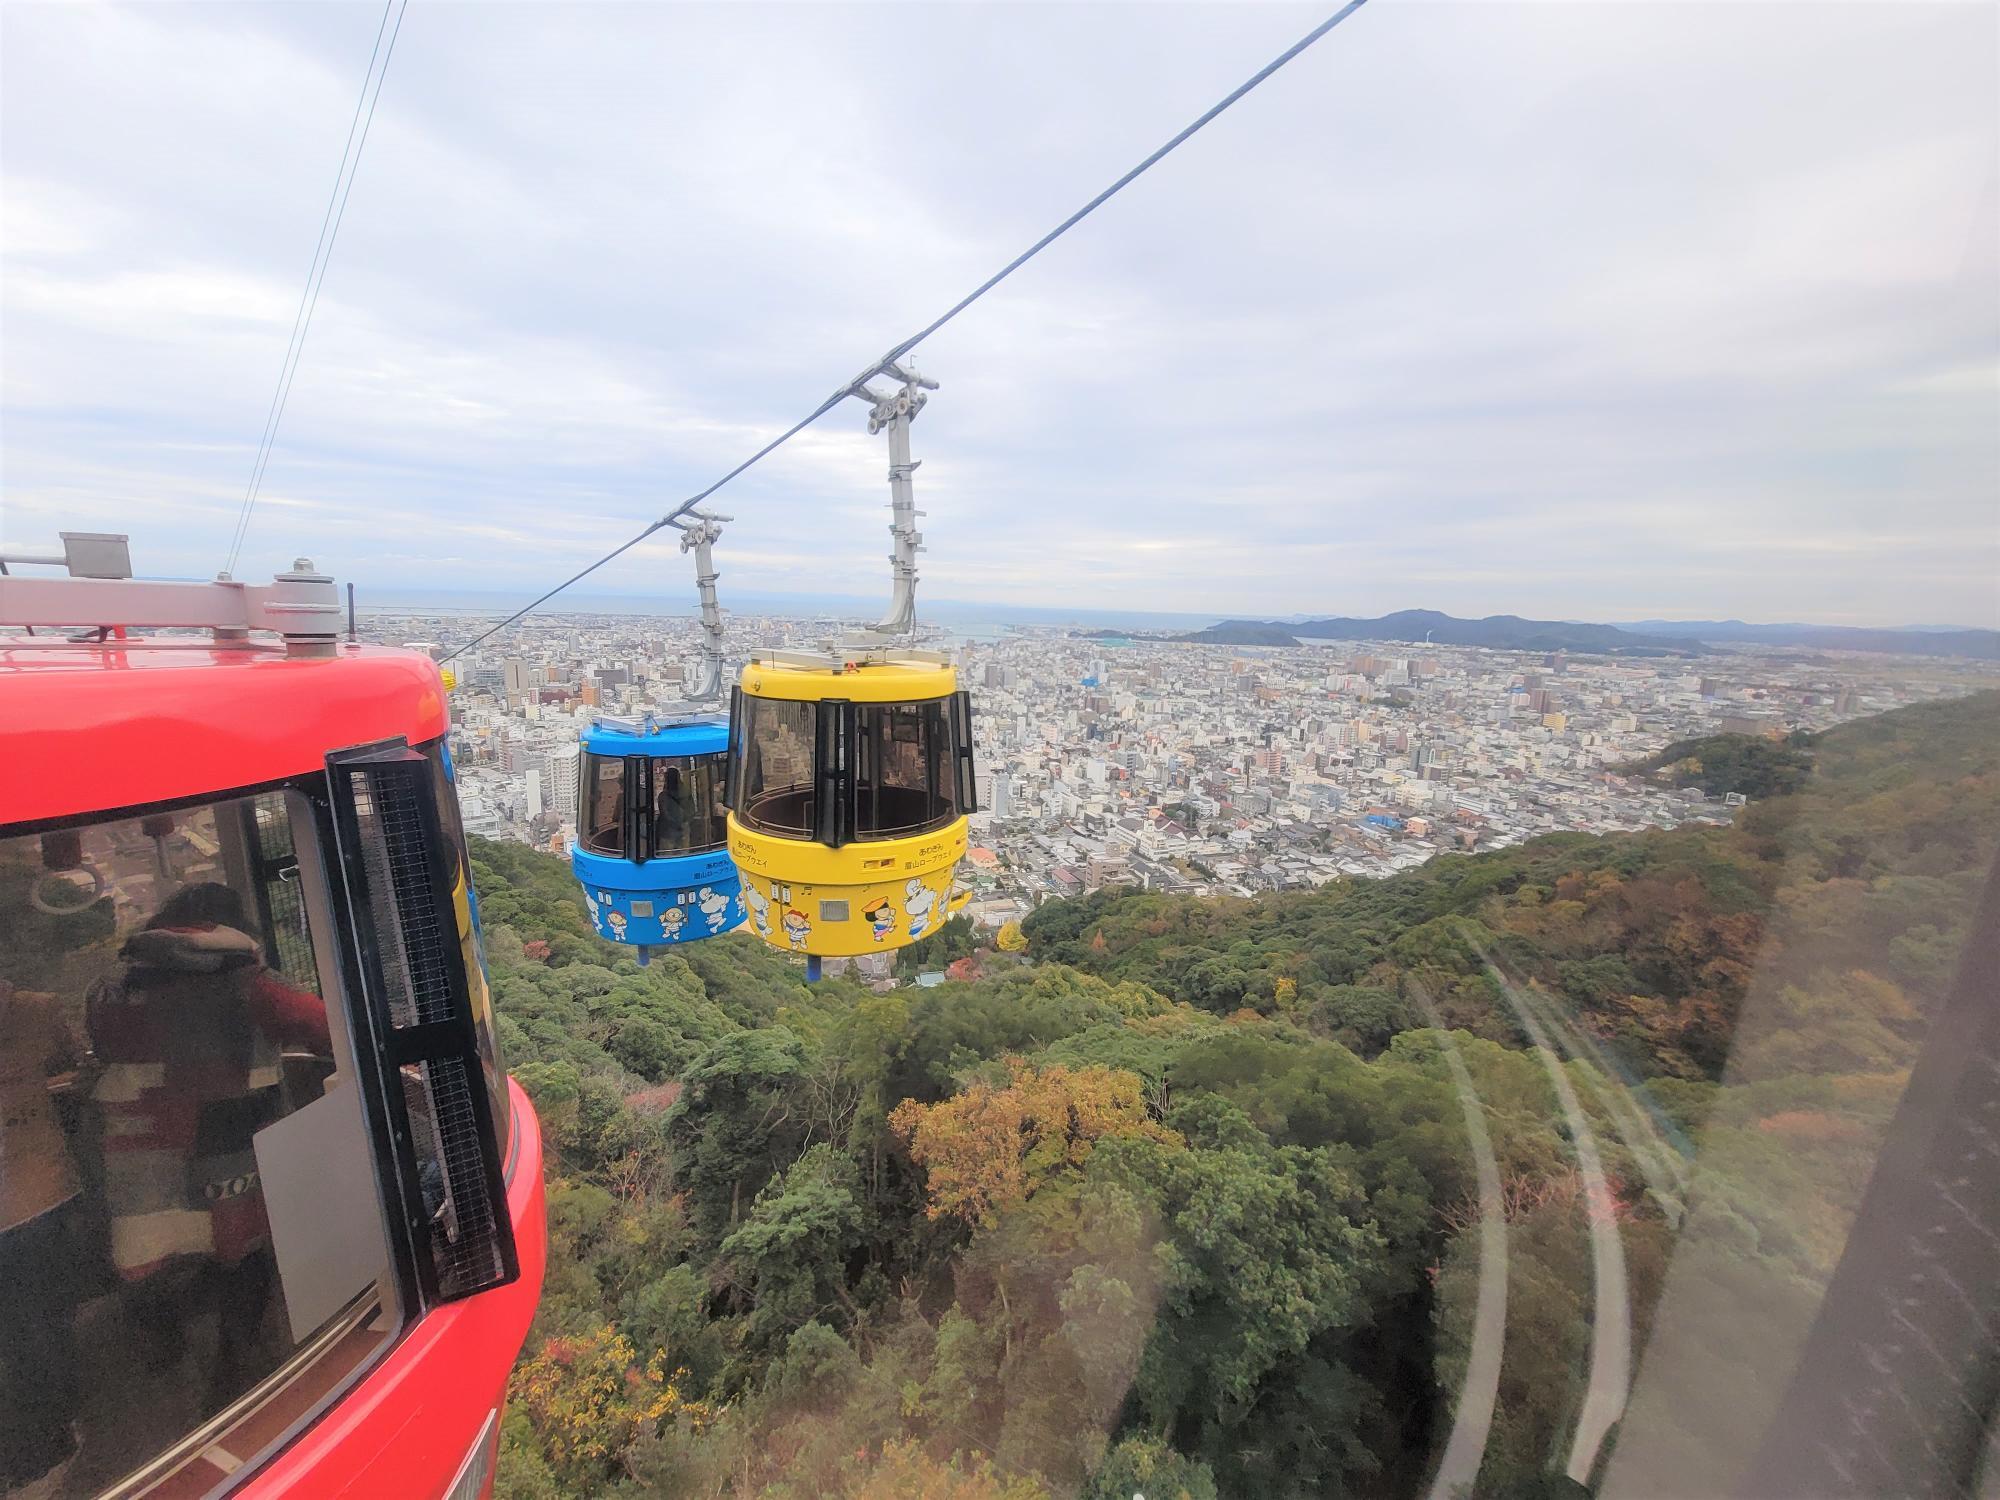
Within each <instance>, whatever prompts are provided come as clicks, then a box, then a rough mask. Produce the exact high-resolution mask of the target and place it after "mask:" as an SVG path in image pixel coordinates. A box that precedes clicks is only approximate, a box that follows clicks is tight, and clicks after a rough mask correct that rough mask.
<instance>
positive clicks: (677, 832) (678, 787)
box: [653, 766, 694, 854]
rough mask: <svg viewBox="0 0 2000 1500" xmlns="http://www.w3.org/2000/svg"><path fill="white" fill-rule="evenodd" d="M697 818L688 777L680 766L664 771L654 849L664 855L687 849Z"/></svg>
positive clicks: (656, 811) (657, 805)
mask: <svg viewBox="0 0 2000 1500" xmlns="http://www.w3.org/2000/svg"><path fill="white" fill-rule="evenodd" d="M693 816H694V807H693V800H692V798H691V797H690V796H689V788H688V777H687V774H686V773H685V772H684V771H682V770H681V768H680V767H679V766H663V767H661V769H660V792H659V796H658V798H657V799H656V807H655V812H654V819H653V847H654V848H655V849H656V850H658V851H660V852H661V853H663V854H670V853H672V852H674V851H675V850H678V849H685V848H686V847H687V845H688V830H689V823H690V820H691V819H692V818H693Z"/></svg>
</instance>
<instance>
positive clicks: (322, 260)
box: [223, 0, 410, 573]
mask: <svg viewBox="0 0 2000 1500" xmlns="http://www.w3.org/2000/svg"><path fill="white" fill-rule="evenodd" d="M409 7H410V0H401V3H400V5H399V4H398V0H384V4H383V6H382V19H381V21H380V22H379V23H377V25H376V27H375V46H374V49H373V50H372V51H370V52H369V54H368V71H367V72H365V73H364V74H362V76H361V94H360V96H359V97H358V98H357V99H355V101H354V117H353V119H351V120H350V121H348V125H347V142H346V144H345V145H343V146H342V147H341V148H340V166H339V168H338V169H336V170H335V172H334V174H333V191H332V192H330V193H328V194H327V198H326V212H325V214H323V215H322V216H321V218H320V221H319V241H318V243H316V244H315V245H314V246H313V258H312V264H311V265H310V266H309V267H308V268H307V269H306V285H305V290H304V291H303V292H301V293H300V294H299V310H298V312H297V313H295V314H293V316H292V333H291V337H290V338H289V339H287V340H286V342H285V358H284V360H283V362H282V363H281V364H280V365H279V366H278V382H277V384H276V385H275V386H274V387H273V388H272V390H271V406H270V409H269V410H268V411H267V412H265V414H264V434H263V436H262V437H261V438H260V439H259V440H258V443H257V456H256V458H255V459H253V460H252V461H251V465H250V483H249V485H248V486H247V487H246V488H245V489H244V491H243V504H242V505H241V507H239V508H238V510H237V513H236V529H235V530H234V531H233V532H232V533H231V534H230V538H229V556H228V559H227V560H226V561H225V562H224V564H223V571H224V572H228V573H233V572H235V571H236V559H237V556H238V555H239V554H240V553H241V552H242V550H243V542H244V539H245V538H246V537H247V536H248V535H249V534H250V516H251V513H252V512H253V511H255V510H256V508H257V496H258V494H259V493H260V492H261V491H262V489H263V487H264V471H265V470H266V469H267V468H269V467H270V463H271V450H272V448H273V446H274V445H275V444H276V443H277V440H278V424H279V423H280V422H282V421H284V419H285V405H286V403H287V402H289V401H290V400H291V395H292V380H293V377H295V376H296V375H297V374H298V372H299V358H300V356H301V355H303V354H304V353H305V348H306V334H307V332H308V331H309V330H310V329H311V328H312V317H313V310H314V309H315V308H317V307H318V306H319V290H320V287H321V286H323V285H324V284H325V282H326V268H327V265H328V263H329V262H331V261H332V259H333V242H334V241H335V240H336V239H338V238H339V237H340V223H341V220H342V219H344V218H346V216H347V195H348V194H349V193H351V192H353V191H354V174H355V173H356V172H358V171H359V170H360V169H361V153H362V151H363V149H365V148H366V146H367V145H368V131H369V128H370V127H371V126H373V125H374V123H375V106H376V105H377V104H378V103H380V102H381V99H382V83H383V80H384V79H386V78H387V77H388V76H389V60H390V58H391V57H393V56H394V55H395V52H396V38H397V37H398V36H400V35H401V34H402V31H403V12H404V11H406V10H408V9H409ZM391 10H394V11H395V12H396V24H395V26H394V28H393V29H392V28H391V27H390V26H389V12H390V11H391ZM385 31H386V32H387V33H388V36H389V47H388V50H387V51H386V52H385V51H384V50H383V48H382V36H383V33H384V32H385ZM377 57H380V58H381V60H382V67H381V70H380V71H379V72H378V71H377V70H376V67H375V60H376V58H377ZM370 85H373V88H374V92H373V94H372V95H371V94H370V92H369V88H370ZM363 105H366V106H367V111H368V112H367V117H366V118H365V119H364V118H363V117H362V106H363ZM357 130H358V131H359V132H360V135H359V138H358V139H357V137H356V131H357ZM343 181H344V182H345V186H343V185H342V184H343Z"/></svg>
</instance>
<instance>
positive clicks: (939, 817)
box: [854, 698, 957, 839]
mask: <svg viewBox="0 0 2000 1500" xmlns="http://www.w3.org/2000/svg"><path fill="white" fill-rule="evenodd" d="M949 708H950V700H949V699H946V698H934V699H929V700H926V701H924V702H921V703H861V704H856V705H855V709H854V725H855V730H854V733H855V757H854V762H855V774H854V797H855V808H854V831H855V837H856V838H860V839H886V838H902V837H905V836H908V835H910V834H916V833H925V832H928V831H929V830H931V829H933V828H942V827H943V826H944V825H945V824H947V823H949V822H950V821H951V820H952V819H953V818H954V817H956V816H957V808H956V805H955V797H954V793H953V786H954V783H955V779H956V778H955V777H954V775H953V774H952V772H951V726H950V716H949Z"/></svg>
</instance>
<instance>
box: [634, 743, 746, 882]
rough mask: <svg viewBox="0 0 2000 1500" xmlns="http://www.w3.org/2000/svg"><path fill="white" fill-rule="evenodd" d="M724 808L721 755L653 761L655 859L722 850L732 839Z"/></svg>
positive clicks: (678, 757) (684, 756)
mask: <svg viewBox="0 0 2000 1500" xmlns="http://www.w3.org/2000/svg"><path fill="white" fill-rule="evenodd" d="M725 816H726V815H725V814H724V812H723V808H722V757H721V756H719V755H675V756H666V757H661V758H659V759H657V760H655V761H654V762H653V840H652V856H653V857H654V858H655V859H658V858H660V857H661V856H662V855H668V854H693V853H698V852H700V851H701V850H704V849H719V848H721V847H722V846H723V845H724V844H726V843H728V842H729V826H728V824H727V822H726V821H725Z"/></svg>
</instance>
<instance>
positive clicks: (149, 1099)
mask: <svg viewBox="0 0 2000 1500" xmlns="http://www.w3.org/2000/svg"><path fill="white" fill-rule="evenodd" d="M318 847H319V846H318V840H317V834H316V832H315V830H314V825H313V821H312V814H311V810H310V806H309V804H307V803H306V801H305V799H304V798H303V797H301V796H299V795H298V794H296V793H290V792H284V791H274V792H266V793H262V794H260V795H258V796H255V797H238V798H229V799H224V800H219V801H215V802H211V803H207V804H204V805H200V806H195V807H179V808H175V809H173V810H172V811H161V812H157V813H152V814H148V815H143V816H139V817H127V818H117V819H111V820H107V821H103V822H98V823H92V824H87V825H80V826H72V827H69V828H65V829H61V830H56V831H48V832H37V833H30V834H20V835H15V836H12V837H4V836H0V1289H4V1291H0V1496H14V1495H17V1494H21V1495H30V1494H31V1495H35V1496H38V1497H39V1496H41V1495H45V1494H46V1495H53V1494H56V1493H58V1492H59V1493H61V1494H96V1493H97V1492H98V1491H99V1490H101V1489H104V1488H107V1487H109V1486H112V1485H115V1484H117V1483H118V1482H119V1481H120V1480H121V1479H123V1478H124V1477H125V1476H127V1475H129V1474H131V1473H133V1471H135V1470H139V1469H142V1468H144V1469H149V1472H150V1466H152V1465H154V1464H156V1463H158V1464H160V1465H164V1466H169V1467H171V1466H176V1465H181V1464H186V1465H188V1466H189V1467H190V1468H196V1467H198V1466H199V1465H200V1464H202V1463H204V1462H207V1461H208V1460H206V1459H205V1458H203V1457H201V1454H202V1453H203V1452H206V1451H207V1445H210V1444H213V1445H215V1446H216V1447H217V1448H221V1449H227V1450H228V1451H229V1452H230V1453H232V1454H234V1456H235V1457H236V1458H237V1459H239V1460H248V1459H250V1458H251V1457H253V1456H254V1455H255V1454H256V1453H257V1451H258V1449H259V1448H260V1447H262V1446H264V1445H265V1444H266V1443H267V1442H268V1441H269V1440H270V1437H271V1434H268V1433H267V1434H265V1435H264V1436H263V1437H261V1438H255V1437H252V1436H250V1432H251V1429H250V1427H249V1426H248V1425H247V1419H248V1416H249V1413H250V1412H251V1411H252V1410H259V1411H269V1410H271V1409H273V1408H272V1407H271V1406H270V1405H269V1403H270V1402H271V1401H274V1400H281V1401H284V1402H288V1403H291V1404H292V1405H295V1406H296V1407H297V1409H298V1411H300V1412H303V1411H304V1410H305V1409H306V1408H307V1407H308V1406H310V1405H311V1404H313V1403H314V1402H316V1401H317V1400H318V1399H319V1398H320V1397H321V1396H322V1395H323V1394H324V1393H326V1392H329V1391H331V1390H333V1389H335V1388H336V1387H337V1386H338V1385H339V1384H340V1383H341V1382H342V1381H343V1380H344V1379H345V1378H346V1377H347V1376H348V1375H349V1374H351V1373H353V1372H354V1371H355V1370H357V1369H358V1368H359V1367H360V1365H361V1364H362V1363H363V1362H365V1361H366V1360H367V1359H368V1358H369V1357H370V1356H371V1355H372V1354H373V1353H374V1352H375V1351H376V1350H377V1349H379V1348H380V1347H381V1346H382V1345H383V1344H384V1343H385V1342H387V1341H388V1340H389V1339H390V1338H391V1337H393V1335H394V1331H395V1326H396V1314H395V1306H394V1291H393V1287H394V1282H393V1279H392V1277H391V1273H390V1262H389V1251H388V1239H387V1230H386V1226H385V1224H384V1222H383V1216H382V1208H381V1199H380V1189H379V1186H378V1182H377V1177H376V1168H375V1154H374V1149H373V1146H372V1143H371V1141H370V1138H369V1136H368V1132H367V1128H366V1126H365V1125H364V1123H363V1116H362V1112H361V1108H360V1102H359V1100H360V1093H359V1088H358V1086H357V1081H356V1072H355V1063H354V1050H353V1046H352V1043H351V1040H350V1038H349V1035H348V1030H347V1022H346V1017H345V1012H344V1007H342V1006H340V1005H329V1004H327V1003H326V1001H325V1000H324V999H323V998H322V997H323V996H325V995H328V994H334V993H338V991H337V990H335V989H334V988H333V987H332V985H333V983H334V981H333V971H332V969H331V967H330V961H329V954H330V951H331V948H332V936H331V927H330V925H329V924H330V922H331V903H330V901H329V900H328V896H327V892H326V888H325V885H324V879H323V875H322V867H321V863H320V857H319V854H318ZM280 1393H289V1394H285V1395H282V1396H281V1395H280ZM238 1423H244V1424H245V1425H242V1426H237V1425H236V1424H238ZM197 1429H201V1434H202V1435H201V1436H200V1438H199V1439H196V1438H194V1437H193V1434H194V1433H195V1432H196V1430H197ZM259 1430H261V1429H259ZM232 1432H236V1433H240V1434H241V1436H239V1437H238V1438H236V1439H235V1441H233V1442H232V1441H231V1439H230V1436H229V1435H230V1434H231V1433H232ZM57 1471H60V1478H59V1480H50V1481H49V1482H48V1483H44V1482H43V1481H44V1480H47V1479H48V1476H50V1475H51V1474H52V1473H56V1472H57ZM228 1472H229V1470H228V1469H226V1468H218V1469H217V1471H216V1472H215V1473H214V1475H213V1476H212V1483H213V1484H220V1483H222V1482H223V1480H224V1479H225V1478H226V1477H227V1474H228ZM196 1477H197V1478H198V1477H200V1476H199V1475H197V1476H196ZM51 1484H55V1485H57V1486H58V1488H51V1487H50V1485H51Z"/></svg>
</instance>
